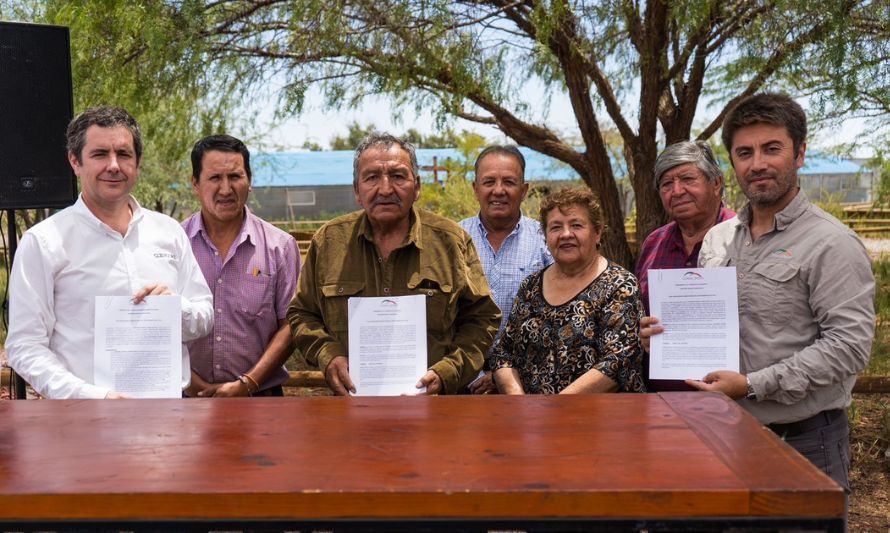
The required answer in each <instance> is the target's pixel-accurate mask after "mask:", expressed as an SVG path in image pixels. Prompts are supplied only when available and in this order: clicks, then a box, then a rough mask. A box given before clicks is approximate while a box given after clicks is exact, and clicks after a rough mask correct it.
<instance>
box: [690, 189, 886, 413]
mask: <svg viewBox="0 0 890 533" xmlns="http://www.w3.org/2000/svg"><path fill="white" fill-rule="evenodd" d="M750 221H751V207H750V206H747V207H746V208H745V209H744V210H743V211H742V212H740V213H739V216H738V217H737V218H734V219H731V220H727V221H726V222H723V223H721V224H718V225H716V226H714V227H713V228H711V230H710V231H709V232H708V234H707V235H706V236H705V239H704V242H703V244H702V248H701V253H700V254H699V265H700V266H704V267H711V266H734V267H736V269H737V275H738V292H739V337H740V338H739V350H740V357H741V361H740V366H741V372H742V373H743V374H747V375H748V378H749V379H750V380H751V385H752V386H753V387H754V392H755V393H756V396H757V400H756V401H752V400H741V401H740V403H741V404H742V405H743V406H744V407H745V408H746V409H748V410H749V411H750V412H751V413H752V414H753V415H754V416H756V417H757V419H758V420H760V422H761V423H763V424H771V423H774V422H779V423H785V422H796V421H798V420H803V419H806V418H809V417H811V416H813V415H815V414H816V413H818V412H820V411H823V410H826V409H836V408H843V407H846V406H848V405H850V402H851V400H852V396H851V392H852V390H853V384H854V383H855V382H856V374H857V373H858V372H859V371H861V370H862V369H863V368H864V367H865V365H866V364H867V363H868V358H869V355H870V354H871V345H872V340H873V339H874V329H875V311H874V295H875V280H874V275H873V274H872V270H871V261H870V260H869V257H868V254H867V253H866V251H865V247H864V246H863V245H862V242H861V241H860V240H859V239H858V238H857V237H856V234H855V233H853V232H852V231H851V230H850V229H848V228H847V227H846V226H844V225H843V224H842V223H841V222H839V221H838V220H837V219H836V218H834V217H833V216H831V215H829V214H828V213H826V212H825V211H823V210H822V209H820V208H818V207H816V206H815V205H813V204H811V203H810V202H809V200H807V197H806V195H805V194H804V193H803V191H799V192H798V194H797V196H796V197H795V198H794V199H793V200H792V201H791V203H790V204H788V206H787V207H785V209H783V210H782V211H781V212H780V213H778V214H777V215H776V228H775V229H774V230H773V231H771V232H769V233H766V234H764V235H762V236H761V237H760V238H759V239H757V240H756V241H754V240H753V239H752V238H751V231H750V227H749V225H750Z"/></svg>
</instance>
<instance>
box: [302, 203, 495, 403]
mask: <svg viewBox="0 0 890 533" xmlns="http://www.w3.org/2000/svg"><path fill="white" fill-rule="evenodd" d="M416 294H422V295H425V296H426V297H427V298H426V315H427V358H428V364H429V368H430V369H432V370H433V371H434V372H436V374H438V376H439V377H440V378H441V379H442V385H443V392H445V393H446V394H454V393H456V392H458V391H460V390H462V389H463V388H464V387H465V386H466V385H467V384H469V383H470V382H471V381H472V380H473V379H474V378H475V377H476V375H477V374H478V373H479V369H480V368H481V367H482V362H483V359H484V354H485V353H486V352H487V350H488V348H489V346H490V345H491V342H492V339H493V338H494V335H495V333H496V332H497V329H498V324H499V323H500V317H501V313H500V310H499V309H498V306H497V305H496V304H495V303H494V300H493V299H492V297H491V290H490V289H489V288H488V282H487V281H486V280H485V274H484V272H483V270H482V265H481V264H480V263H479V256H478V255H477V254H476V248H475V247H474V246H473V242H472V240H471V239H470V236H469V235H467V233H466V232H465V231H464V230H463V229H461V227H460V226H458V225H457V224H456V223H454V222H452V221H450V220H448V219H446V218H444V217H441V216H438V215H436V214H433V213H430V212H428V211H424V210H422V209H417V208H412V211H411V214H410V229H409V232H408V238H407V239H406V241H405V243H404V244H403V245H402V246H401V247H399V248H397V249H396V250H395V251H393V252H392V253H391V254H390V256H389V258H388V259H387V260H386V261H383V260H382V258H380V254H379V253H378V250H377V247H376V245H375V244H374V241H373V236H372V229H371V225H370V223H369V222H368V217H367V215H365V213H364V211H356V212H354V213H350V214H348V215H344V216H342V217H339V218H336V219H334V220H331V221H330V222H328V223H327V224H325V225H324V226H322V228H321V229H319V230H318V231H317V232H316V234H315V236H314V237H313V239H312V242H311V244H310V245H309V252H308V255H307V256H306V262H305V264H304V265H303V269H302V272H301V273H300V280H299V283H298V285H297V293H296V296H295V297H294V299H293V301H292V302H291V304H290V307H289V308H288V311H287V320H288V322H289V323H290V325H291V330H292V331H293V335H294V342H295V344H296V347H297V348H298V349H299V350H300V351H301V352H302V353H303V355H304V356H305V357H306V360H307V361H308V362H309V363H310V364H316V365H318V367H319V368H320V369H321V370H324V369H325V368H326V367H327V365H328V364H329V363H330V362H331V360H332V359H333V358H334V357H337V356H341V355H343V356H348V355H349V353H348V346H349V328H348V326H347V316H348V313H347V300H348V298H350V297H355V296H405V295H416ZM417 377H418V379H419V378H420V377H421V376H417Z"/></svg>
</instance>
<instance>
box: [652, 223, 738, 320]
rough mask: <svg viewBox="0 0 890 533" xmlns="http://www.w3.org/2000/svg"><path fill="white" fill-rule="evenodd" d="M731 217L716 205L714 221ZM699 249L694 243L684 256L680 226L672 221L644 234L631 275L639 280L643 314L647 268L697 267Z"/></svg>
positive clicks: (698, 245)
mask: <svg viewBox="0 0 890 533" xmlns="http://www.w3.org/2000/svg"><path fill="white" fill-rule="evenodd" d="M734 216H735V213H734V212H733V211H731V210H729V209H727V208H725V207H720V211H719V212H718V213H717V221H716V222H715V224H719V223H721V222H723V221H724V220H728V219H730V218H732V217H734ZM699 250H701V242H699V243H697V244H696V245H695V248H693V249H692V253H691V254H689V255H686V250H685V248H684V247H683V235H681V234H680V228H679V226H677V223H676V222H669V223H667V224H665V225H664V226H662V227H660V228H658V229H656V230H655V231H653V232H652V233H650V234H649V236H648V237H646V240H645V241H644V242H643V246H642V248H640V257H639V258H638V259H637V268H636V272H635V274H636V275H637V279H638V280H639V281H640V296H641V297H642V298H643V305H645V306H646V313H647V314H648V313H649V269H650V268H662V269H668V268H686V267H690V268H695V267H697V266H698V252H699Z"/></svg>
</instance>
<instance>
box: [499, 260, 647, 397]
mask: <svg viewBox="0 0 890 533" xmlns="http://www.w3.org/2000/svg"><path fill="white" fill-rule="evenodd" d="M548 268H554V267H553V266H552V265H551V266H550V267H548ZM545 270H546V269H545ZM543 280H544V270H541V271H538V272H536V273H534V274H532V275H530V276H529V277H527V278H526V279H525V280H524V281H523V282H522V284H521V285H520V286H519V292H518V293H517V294H516V300H514V301H513V309H512V310H511V311H510V318H509V320H508V321H507V325H506V327H505V329H504V332H503V334H502V335H501V336H500V340H499V341H498V343H497V344H496V345H495V347H494V349H493V351H492V359H491V362H492V368H493V369H495V370H497V369H498V368H511V367H512V368H515V369H516V370H517V371H518V372H519V377H520V379H521V380H522V387H523V388H524V389H525V392H526V393H527V394H558V393H559V392H560V391H561V390H562V389H564V388H566V387H567V386H568V385H569V384H570V383H572V382H573V381H575V380H576V379H578V378H579V377H581V376H582V375H583V374H584V373H586V372H587V371H589V370H591V369H596V370H599V371H600V372H602V373H603V374H605V375H606V376H607V377H609V378H611V379H612V380H613V381H615V382H616V383H618V391H619V392H645V390H646V389H645V385H644V384H643V373H642V368H641V365H642V347H641V345H640V339H639V329H640V327H639V325H640V317H641V316H642V314H643V306H642V302H641V300H640V290H639V285H638V284H637V279H636V278H635V277H634V275H633V274H631V273H630V272H628V271H627V270H625V269H624V268H622V267H620V266H618V265H616V264H614V263H612V262H611V261H610V262H609V264H608V266H607V267H606V269H605V270H604V271H603V273H602V274H600V275H599V276H598V277H597V278H596V279H595V280H593V282H591V284H590V285H588V286H587V287H586V288H584V289H583V290H582V291H581V292H580V293H578V295H577V296H575V297H574V298H573V299H572V300H570V301H569V302H567V303H565V304H563V305H556V306H554V305H550V304H549V303H547V300H545V299H544V293H543Z"/></svg>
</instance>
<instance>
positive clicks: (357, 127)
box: [331, 121, 377, 150]
mask: <svg viewBox="0 0 890 533" xmlns="http://www.w3.org/2000/svg"><path fill="white" fill-rule="evenodd" d="M347 127H348V129H349V131H348V133H347V134H346V135H345V136H340V135H335V136H334V137H333V138H331V150H355V147H356V146H358V145H359V143H361V142H362V139H364V138H365V137H367V136H368V135H370V134H372V133H375V132H376V131H377V126H375V125H374V124H368V125H367V126H362V125H361V124H359V123H358V122H355V121H354V122H352V123H351V124H349V126H347Z"/></svg>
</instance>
